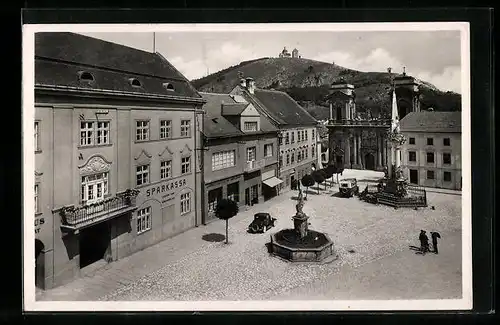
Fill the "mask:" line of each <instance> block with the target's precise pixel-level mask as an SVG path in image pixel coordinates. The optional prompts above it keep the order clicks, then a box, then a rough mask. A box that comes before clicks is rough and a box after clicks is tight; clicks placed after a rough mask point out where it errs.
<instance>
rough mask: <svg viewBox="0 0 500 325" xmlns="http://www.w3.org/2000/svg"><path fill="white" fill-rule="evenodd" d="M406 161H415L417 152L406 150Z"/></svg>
mask: <svg viewBox="0 0 500 325" xmlns="http://www.w3.org/2000/svg"><path fill="white" fill-rule="evenodd" d="M408 161H417V153H416V152H415V151H408Z"/></svg>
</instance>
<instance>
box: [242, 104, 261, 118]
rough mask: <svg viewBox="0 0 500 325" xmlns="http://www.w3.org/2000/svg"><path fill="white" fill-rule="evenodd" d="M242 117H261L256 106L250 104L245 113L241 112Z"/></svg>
mask: <svg viewBox="0 0 500 325" xmlns="http://www.w3.org/2000/svg"><path fill="white" fill-rule="evenodd" d="M241 116H260V114H259V112H258V111H257V109H256V108H255V106H253V105H252V104H249V105H248V106H247V107H246V108H245V109H244V110H243V112H241Z"/></svg>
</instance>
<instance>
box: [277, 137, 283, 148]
mask: <svg viewBox="0 0 500 325" xmlns="http://www.w3.org/2000/svg"><path fill="white" fill-rule="evenodd" d="M278 139H279V140H278V141H279V145H280V146H282V145H283V135H279V136H278Z"/></svg>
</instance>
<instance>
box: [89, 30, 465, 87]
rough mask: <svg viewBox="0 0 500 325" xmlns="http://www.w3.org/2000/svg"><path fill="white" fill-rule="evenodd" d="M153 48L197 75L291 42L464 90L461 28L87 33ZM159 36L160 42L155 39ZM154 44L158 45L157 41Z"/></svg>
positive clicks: (305, 52) (326, 57)
mask: <svg viewBox="0 0 500 325" xmlns="http://www.w3.org/2000/svg"><path fill="white" fill-rule="evenodd" d="M81 34H84V35H88V36H92V37H96V38H100V39H103V40H107V41H111V42H114V43H119V44H123V45H126V46H130V47H134V48H138V49H141V50H145V51H151V52H152V51H153V48H155V50H156V51H157V52H159V53H161V54H162V55H163V56H164V57H165V58H166V59H167V60H169V61H170V62H171V63H172V64H173V65H174V66H175V67H176V68H177V69H178V70H179V71H180V72H182V73H183V74H184V76H186V78H188V79H190V80H193V79H197V78H201V77H203V76H206V75H207V74H210V73H214V72H217V71H219V70H222V69H225V68H228V67H230V66H232V65H236V64H238V63H240V62H241V61H246V60H251V59H257V58H261V57H277V56H278V54H279V52H280V51H281V50H282V49H283V47H285V46H286V48H287V49H288V50H289V51H290V52H291V51H292V50H293V49H294V48H297V49H298V50H299V52H300V55H301V56H302V58H307V59H313V60H318V61H324V62H335V64H337V65H340V66H343V67H345V68H350V69H355V70H360V71H370V72H376V71H378V72H385V71H387V68H388V67H391V68H392V70H393V72H396V73H401V72H402V71H403V67H405V69H406V73H407V74H409V75H412V76H413V77H416V78H418V79H421V80H423V81H427V82H430V83H431V84H433V85H435V86H436V87H437V88H439V89H441V90H443V91H448V90H449V91H454V92H457V93H461V57H460V56H461V55H460V49H461V44H460V32H459V31H449V30H448V31H446V30H443V31H376V32H375V31H309V32H305V31H279V32H278V31H233V32H231V31H222V32H202V31H190V32H186V31H176V32H157V33H152V32H127V33H124V32H106V33H95V32H93V33H81ZM153 40H154V41H153ZM153 45H154V46H153Z"/></svg>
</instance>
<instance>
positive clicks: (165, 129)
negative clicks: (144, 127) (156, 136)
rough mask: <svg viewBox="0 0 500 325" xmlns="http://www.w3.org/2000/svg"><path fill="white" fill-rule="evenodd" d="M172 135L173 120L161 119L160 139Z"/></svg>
mask: <svg viewBox="0 0 500 325" xmlns="http://www.w3.org/2000/svg"><path fill="white" fill-rule="evenodd" d="M171 137H172V121H170V120H160V139H168V138H171Z"/></svg>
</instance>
